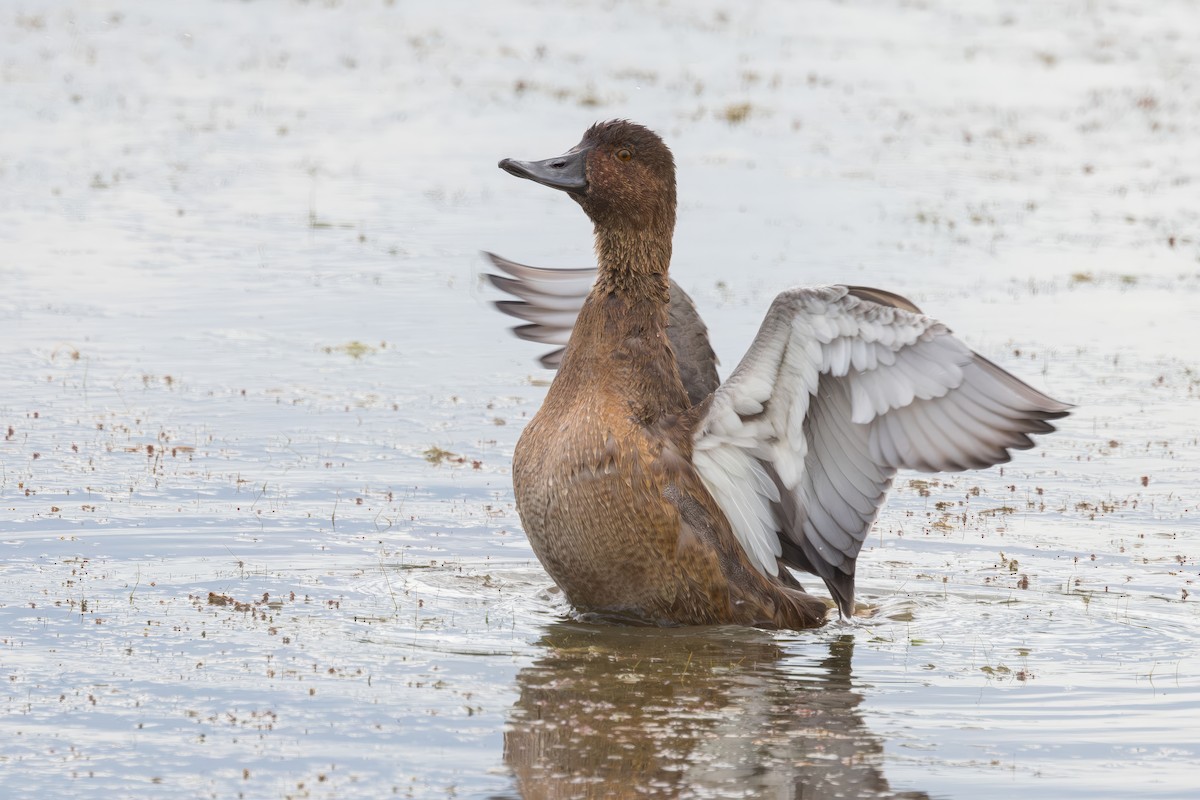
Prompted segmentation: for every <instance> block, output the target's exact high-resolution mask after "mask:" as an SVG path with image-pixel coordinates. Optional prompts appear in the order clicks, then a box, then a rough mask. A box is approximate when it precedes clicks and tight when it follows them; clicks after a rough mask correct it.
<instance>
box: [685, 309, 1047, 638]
mask: <svg viewBox="0 0 1200 800" xmlns="http://www.w3.org/2000/svg"><path fill="white" fill-rule="evenodd" d="M876 301H879V302H876ZM888 303H892V304H891V305H889V304H888ZM910 309H911V310H910ZM1069 408H1070V406H1068V405H1066V404H1064V403H1059V402H1057V401H1055V400H1052V399H1051V398H1049V397H1047V396H1046V395H1044V394H1042V393H1041V392H1038V391H1037V390H1035V389H1033V388H1032V387H1030V386H1028V385H1026V384H1024V383H1022V382H1021V381H1020V380H1018V379H1017V378H1015V377H1013V376H1012V375H1009V374H1008V373H1006V372H1004V371H1003V370H1001V369H1000V368H999V367H997V366H996V365H994V364H992V363H991V362H990V361H988V360H987V359H985V358H983V357H982V356H979V355H977V354H976V353H973V352H972V351H971V350H970V349H969V348H968V347H967V346H966V345H964V344H963V343H962V342H960V341H959V340H958V339H956V338H954V337H953V336H952V335H951V334H950V332H949V330H948V329H947V328H946V327H945V326H944V325H942V324H941V323H940V322H937V321H936V320H933V319H930V318H929V317H926V316H924V315H923V314H920V313H918V312H916V310H915V306H912V305H911V304H910V303H908V302H907V301H906V300H904V299H903V298H899V297H895V296H893V295H888V294H887V293H884V292H878V291H877V290H869V289H851V288H849V287H845V286H829V287H821V288H815V289H795V290H792V291H788V292H784V293H783V294H781V295H779V297H777V298H776V299H775V302H774V303H773V304H772V306H771V309H770V311H769V312H768V313H767V317H766V319H765V320H764V321H763V324H762V327H761V329H760V330H759V332H758V335H757V337H756V338H755V340H754V342H753V344H752V345H751V346H750V350H749V352H747V354H746V356H745V358H743V359H742V362H741V363H740V364H739V365H738V367H737V369H736V370H734V372H733V374H732V375H730V376H729V378H728V380H726V381H725V383H724V384H722V385H721V387H720V388H719V389H717V391H716V392H715V393H714V395H713V397H712V401H711V404H710V406H709V408H708V410H707V412H706V414H705V416H704V418H703V419H702V420H701V421H700V423H699V425H698V426H697V428H696V432H695V434H694V442H695V453H694V456H693V462H694V463H695V465H696V468H697V470H698V471H699V472H700V475H701V477H702V478H703V479H704V482H705V484H706V486H707V487H708V490H709V492H711V493H712V495H713V497H714V499H715V500H716V501H717V503H718V504H719V505H720V506H721V508H722V510H723V511H724V512H725V513H726V516H727V517H728V518H729V522H730V524H731V526H732V527H733V531H734V533H735V534H736V535H737V537H738V540H739V541H740V542H741V544H742V546H743V548H744V549H745V551H746V553H747V554H748V556H749V558H750V560H751V562H752V563H753V564H754V565H755V567H757V568H758V569H759V570H760V571H762V572H763V573H765V574H768V575H775V574H778V572H779V570H780V560H782V561H783V562H784V563H786V564H788V565H789V566H794V567H797V568H800V569H804V570H807V571H809V572H813V573H815V574H817V575H819V576H820V577H821V578H822V579H824V580H825V582H826V584H827V585H828V586H829V589H830V591H831V592H832V593H833V595H834V598H835V600H837V602H838V606H839V608H840V609H841V612H842V614H843V615H846V616H849V615H850V614H851V613H852V611H853V596H854V565H855V560H856V559H857V557H858V553H859V550H860V549H861V548H862V543H863V540H864V539H865V538H866V535H867V532H868V530H869V529H870V527H871V524H872V523H873V522H874V520H875V518H876V516H877V515H878V513H879V509H880V507H881V506H882V504H883V500H884V497H885V495H886V493H887V490H888V488H889V487H890V486H891V482H892V478H893V476H894V475H895V474H896V470H897V469H898V468H902V467H903V468H911V469H919V470H926V471H934V470H961V469H971V468H979V467H985V466H990V465H992V464H997V463H1001V462H1004V461H1007V460H1008V459H1009V457H1010V456H1009V452H1008V451H1009V450H1010V449H1024V448H1028V447H1031V446H1032V444H1033V442H1032V440H1031V439H1030V438H1029V436H1028V434H1030V433H1046V432H1049V431H1051V430H1053V429H1054V428H1053V426H1051V425H1050V424H1049V423H1048V422H1046V420H1048V419H1055V418H1058V417H1061V416H1064V415H1065V414H1066V412H1067V410H1068V409H1069Z"/></svg>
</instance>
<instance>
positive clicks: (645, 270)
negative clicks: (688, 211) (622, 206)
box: [551, 228, 689, 424]
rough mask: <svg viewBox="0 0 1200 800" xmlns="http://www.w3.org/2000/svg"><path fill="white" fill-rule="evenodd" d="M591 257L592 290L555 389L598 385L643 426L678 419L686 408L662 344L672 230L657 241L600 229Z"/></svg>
mask: <svg viewBox="0 0 1200 800" xmlns="http://www.w3.org/2000/svg"><path fill="white" fill-rule="evenodd" d="M596 254H597V256H599V263H600V272H599V275H598V276H597V278H596V285H595V286H594V287H593V288H592V293H591V295H590V296H589V297H588V299H587V302H586V303H585V304H584V307H583V309H582V310H581V311H580V314H579V318H578V320H577V321H576V323H575V330H574V332H573V333H572V334H571V343H570V345H569V346H568V348H567V353H566V355H565V356H564V358H563V364H562V368H561V369H560V370H559V377H558V379H556V381H555V387H557V386H558V384H559V383H560V382H563V383H564V385H565V386H571V387H573V388H581V387H590V386H591V384H592V382H593V381H601V382H602V383H603V384H604V387H603V388H604V391H605V392H612V391H615V392H617V393H618V394H619V395H621V396H622V397H623V398H624V401H625V402H626V403H628V406H627V408H628V410H629V411H630V412H631V416H632V418H634V419H637V420H639V421H640V422H641V423H642V424H652V423H654V422H655V421H657V420H660V419H662V418H663V417H664V416H667V415H672V414H679V413H682V412H683V411H685V410H686V409H687V408H688V406H689V402H688V398H687V393H686V392H685V391H684V389H683V384H682V382H681V381H680V379H679V370H678V367H677V366H676V363H675V352H674V351H673V350H672V349H671V345H670V342H669V340H668V338H667V320H668V310H669V306H670V301H671V295H670V279H669V278H668V277H667V268H668V266H669V265H670V261H671V231H670V228H667V229H666V231H665V234H664V232H662V231H659V232H658V235H654V232H653V231H648V230H641V231H637V232H635V233H632V234H631V233H629V232H626V233H624V235H620V234H611V233H608V232H605V231H599V230H598V231H597V232H596ZM564 377H567V378H568V380H566V381H563V378H564ZM594 390H595V388H594V387H592V388H587V389H586V391H589V392H591V391H594ZM564 391H569V390H567V389H565V388H564ZM551 393H552V394H553V393H554V389H553V388H552V390H551Z"/></svg>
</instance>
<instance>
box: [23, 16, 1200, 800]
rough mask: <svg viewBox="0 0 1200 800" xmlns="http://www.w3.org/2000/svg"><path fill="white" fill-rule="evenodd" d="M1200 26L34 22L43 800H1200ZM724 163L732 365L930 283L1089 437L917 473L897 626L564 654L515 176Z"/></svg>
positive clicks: (541, 383) (28, 704) (869, 568)
mask: <svg viewBox="0 0 1200 800" xmlns="http://www.w3.org/2000/svg"><path fill="white" fill-rule="evenodd" d="M1195 19H1196V18H1195V9H1194V8H1193V7H1192V6H1191V5H1190V4H1188V3H1184V2H1163V3H1158V4H1155V6H1154V10H1153V12H1150V11H1147V10H1145V9H1144V8H1143V7H1142V6H1140V5H1135V4H1130V5H1125V4H1120V3H1113V2H1101V3H1082V2H1081V3H1068V2H1064V3H1059V4H1042V3H1012V2H1007V3H988V2H970V3H954V4H941V3H936V2H927V3H905V4H891V3H882V2H878V3H873V2H862V3H852V4H843V3H809V4H787V3H773V2H762V3H755V4H745V5H736V4H723V3H719V2H704V3H688V4H682V3H681V4H677V5H673V4H669V3H650V2H645V0H633V1H631V2H615V3H608V4H602V5H592V4H541V3H535V2H514V3H510V4H475V3H466V2H449V3H447V2H443V3H437V4H410V3H387V2H372V3H366V2H363V3H339V2H311V3H299V2H285V0H271V1H264V2H257V3H237V4H234V3H218V2H213V3H203V4H153V5H151V4H139V3H132V2H125V3H120V2H117V3H109V4H96V3H88V2H82V1H81V0H72V2H66V3H62V2H48V1H45V0H22V1H21V2H20V3H18V4H17V5H16V6H11V5H10V6H8V7H6V8H5V9H3V10H0V92H2V96H3V100H4V103H3V105H4V108H5V124H4V125H3V126H0V218H2V219H3V220H4V223H5V224H4V226H3V228H4V233H3V242H4V247H3V254H2V255H0V286H2V287H3V292H2V293H0V365H2V369H0V439H2V440H0V542H2V546H3V549H4V553H5V557H4V559H3V563H2V564H0V672H2V674H3V675H4V677H5V680H4V682H3V690H2V693H0V709H2V711H3V715H2V716H0V742H3V744H0V790H2V793H3V795H4V796H6V797H18V796H27V795H32V794H35V793H36V794H37V795H38V796H39V797H43V798H52V797H76V796H80V795H86V796H93V795H97V796H98V795H101V794H103V795H104V796H107V797H163V796H179V797H194V796H214V797H226V796H234V795H236V794H239V793H241V794H242V795H244V796H246V797H347V796H354V797H384V796H401V797H403V796H414V797H426V796H460V797H464V796H471V797H476V796H488V797H518V796H526V797H576V796H579V797H586V796H596V797H607V796H634V795H636V796H668V797H670V796H679V797H896V796H901V797H925V796H929V797H969V798H979V797H1011V796H1014V795H1016V794H1018V793H1020V794H1024V795H1026V796H1033V797H1081V798H1083V797H1087V798H1094V797H1135V796H1136V797H1162V798H1173V797H1189V796H1192V794H1193V793H1194V791H1195V785H1196V779H1195V777H1194V776H1195V764H1196V763H1198V762H1200V723H1198V722H1197V721H1196V714H1195V712H1196V708H1197V707H1200V667H1198V666H1197V665H1198V664H1200V638H1198V635H1197V630H1198V628H1197V624H1198V622H1200V619H1198V617H1200V613H1198V612H1197V594H1196V593H1197V588H1198V587H1197V577H1198V575H1200V522H1198V516H1197V493H1196V489H1195V487H1196V486H1197V484H1198V482H1200V439H1198V436H1200V434H1198V433H1197V430H1198V427H1197V421H1198V420H1200V360H1198V358H1197V355H1196V347H1195V342H1196V341H1197V340H1198V339H1200V314H1197V313H1196V311H1195V308H1196V306H1197V301H1198V300H1200V242H1198V241H1197V233H1196V231H1197V229H1198V222H1200V206H1198V204H1197V202H1196V199H1195V198H1196V185H1195V184H1196V181H1197V180H1200V175H1197V174H1196V163H1197V162H1196V159H1195V156H1194V144H1195V141H1196V140H1197V137H1198V135H1200V100H1197V97H1200V93H1198V91H1197V90H1198V88H1200V65H1198V62H1197V56H1196V54H1197V53H1200V33H1198V30H1200V29H1198V28H1197V26H1196V25H1195V24H1194V23H1195ZM615 116H627V117H630V118H633V119H636V120H639V121H642V122H645V123H647V124H649V125H651V126H652V127H654V128H656V129H657V130H659V131H661V132H662V133H663V134H664V135H665V136H666V138H667V140H668V142H669V144H671V146H672V147H673V149H674V151H675V153H676V158H677V162H678V164H679V168H680V201H681V208H680V228H679V232H678V235H677V238H676V253H675V255H676V257H675V269H674V275H675V277H676V279H677V280H679V281H680V282H681V283H682V285H683V286H684V287H685V288H686V289H687V290H688V291H689V292H690V293H692V295H693V297H695V298H696V300H697V303H698V304H699V306H700V308H701V311H702V313H703V314H704V316H705V319H706V321H707V322H708V324H709V327H710V329H711V331H712V333H713V338H714V343H715V345H716V348H717V351H718V353H719V354H720V355H721V357H722V359H723V363H724V368H725V369H726V370H728V369H730V368H731V367H732V366H733V365H734V364H735V363H736V360H737V357H738V355H739V353H740V352H741V351H742V349H743V348H744V347H745V345H746V343H747V342H748V341H749V340H750V338H751V337H752V336H753V334H754V331H755V329H756V327H757V323H758V321H759V319H760V318H761V314H762V313H763V311H764V309H765V308H766V306H767V304H768V303H769V301H770V298H771V297H772V296H773V294H774V293H775V292H776V291H778V290H779V289H781V288H784V287H786V286H789V285H794V284H798V283H815V282H825V281H834V280H838V281H848V282H856V283H866V284H874V285H879V286H882V287H885V288H888V289H892V290H895V291H898V292H901V293H903V294H906V295H908V296H909V297H911V298H912V299H913V300H914V301H916V302H918V303H919V304H920V305H921V306H922V307H923V308H925V310H927V311H928V312H930V313H931V314H934V315H935V316H937V317H939V318H941V319H943V320H945V321H946V322H947V323H949V324H950V325H951V326H952V327H954V328H955V329H956V331H958V332H959V334H960V335H961V336H962V337H963V338H964V339H965V340H966V341H968V342H969V343H970V344H971V345H972V346H973V347H975V348H976V349H978V350H980V351H981V352H983V353H985V354H986V355H987V356H989V357H990V358H992V359H994V360H996V361H997V362H998V363H1000V364H1001V365H1003V366H1005V367H1006V368H1009V369H1011V370H1013V371H1015V372H1017V373H1018V374H1020V375H1022V376H1024V377H1026V378H1027V379H1029V380H1031V381H1033V382H1034V383H1035V384H1037V385H1038V386H1041V387H1044V388H1045V389H1046V390H1047V391H1049V392H1050V393H1051V394H1052V395H1054V396H1056V397H1060V398H1062V399H1065V400H1069V401H1072V402H1075V403H1077V404H1078V405H1079V409H1078V410H1077V412H1076V413H1075V414H1074V415H1073V416H1072V417H1070V418H1069V419H1068V420H1066V421H1065V422H1064V423H1063V424H1062V426H1061V430H1060V432H1059V433H1057V434H1055V435H1053V436H1050V437H1046V438H1044V439H1043V441H1042V443H1041V445H1040V446H1039V448H1038V449H1037V450H1034V451H1032V452H1029V453H1023V454H1020V455H1019V456H1018V457H1017V458H1016V459H1015V460H1014V462H1013V463H1012V464H1010V465H1007V466H1006V467H1005V468H1004V469H993V470H989V471H985V472H982V473H969V474H965V475H955V476H925V475H915V474H913V475H904V476H902V478H901V480H899V481H898V483H897V488H896V490H895V491H894V492H893V494H892V497H891V499H890V502H889V505H888V506H887V508H886V509H885V510H884V512H883V514H882V516H881V518H880V521H879V523H878V525H877V528H876V531H875V532H874V533H873V534H872V536H871V538H870V540H869V542H868V546H867V548H866V549H865V550H864V553H863V556H862V558H861V560H860V562H859V563H860V567H859V576H860V577H859V587H860V596H861V599H862V600H864V601H866V602H867V603H869V604H870V605H871V606H872V607H873V609H874V614H873V616H870V617H867V618H864V619H863V620H861V621H860V622H859V624H857V625H856V626H853V627H851V626H843V625H831V626H829V627H827V628H826V629H823V630H820V631H812V632H803V633H786V632H785V633H768V632H762V631H747V630H738V629H728V628H716V629H709V630H672V631H659V630H646V629H632V628H615V627H604V626H595V625H586V624H582V623H579V622H573V621H569V620H568V619H566V611H567V609H566V608H565V607H564V606H563V605H562V604H561V601H560V600H559V599H558V598H557V597H556V596H555V595H554V593H553V592H551V591H550V590H549V584H550V582H549V579H548V578H547V577H546V575H545V573H544V572H543V571H542V570H541V568H540V567H539V566H538V564H537V562H536V560H535V559H533V557H532V553H531V551H530V549H529V547H528V545H527V543H526V542H525V540H524V537H523V535H522V533H521V529H520V524H519V520H518V519H517V516H516V513H515V509H514V507H513V501H512V491H511V485H510V477H509V464H510V459H511V454H512V448H513V445H514V444H515V442H516V439H517V437H518V436H519V434H520V430H521V427H522V425H523V424H524V423H525V421H527V420H528V418H529V417H530V416H531V415H532V414H533V413H534V411H535V410H536V408H537V406H538V403H539V401H540V398H541V396H542V395H543V394H544V392H545V385H546V381H547V380H548V379H549V377H550V375H549V374H548V373H545V372H543V371H541V370H538V369H537V368H536V367H535V365H534V357H535V356H536V355H537V354H538V352H539V351H538V349H537V348H536V347H534V346H532V345H529V344H526V343H523V342H518V341H516V340H514V339H512V338H510V337H508V336H507V335H506V334H505V333H503V330H504V326H505V325H506V324H507V322H506V320H505V319H503V318H501V317H500V315H498V314H496V313H494V312H493V311H491V310H490V308H489V307H488V302H489V301H490V300H492V299H495V298H494V296H493V295H492V293H491V292H490V290H488V289H485V288H484V287H483V284H482V282H481V280H480V277H479V276H480V273H481V272H482V271H483V269H484V264H483V262H482V260H481V259H480V257H479V256H478V251H479V250H480V249H488V250H494V251H496V252H498V253H502V254H504V255H506V256H509V257H511V258H514V259H517V260H521V261H527V262H529V263H534V264H546V265H553V264H560V265H564V266H582V265H585V264H587V263H589V261H590V258H591V256H590V230H589V228H588V224H587V222H586V220H585V219H584V218H583V215H582V214H580V213H579V211H578V209H577V208H576V207H575V206H574V204H572V203H569V202H567V201H565V200H564V199H563V198H562V197H561V196H557V195H556V194H555V193H553V192H550V191H548V190H545V189H542V188H541V187H536V186H534V185H532V184H529V183H524V182H518V181H514V180H513V179H512V178H511V177H509V176H507V175H504V174H503V173H501V172H500V171H499V170H497V169H495V168H494V164H495V162H496V161H497V160H498V159H499V158H500V157H503V156H515V157H525V158H540V157H545V156H549V155H553V154H555V153H558V152H561V151H563V150H565V149H566V148H567V147H569V146H571V145H572V144H573V143H574V142H575V141H576V140H577V138H578V136H579V134H580V133H581V132H582V130H583V128H584V127H585V126H586V125H587V124H588V123H590V122H591V121H593V120H594V119H598V118H607V117H615Z"/></svg>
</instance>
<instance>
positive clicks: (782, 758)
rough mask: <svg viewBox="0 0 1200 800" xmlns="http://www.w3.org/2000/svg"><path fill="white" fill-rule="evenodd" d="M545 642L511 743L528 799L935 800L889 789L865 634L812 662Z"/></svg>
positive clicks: (527, 680)
mask: <svg viewBox="0 0 1200 800" xmlns="http://www.w3.org/2000/svg"><path fill="white" fill-rule="evenodd" d="M541 644H542V645H543V646H544V647H545V648H546V651H547V653H546V655H545V656H544V657H543V658H541V659H539V660H538V661H537V662H535V663H534V664H533V665H531V666H529V667H527V668H526V669H524V670H522V671H521V672H520V674H518V676H517V683H518V685H519V687H520V691H521V696H520V699H519V700H518V701H517V703H516V705H515V706H514V707H513V709H512V712H511V714H510V719H509V725H508V730H507V732H506V733H505V736H504V756H505V761H506V762H507V763H508V765H509V767H510V768H511V769H512V771H513V774H514V776H515V778H516V783H517V790H518V791H519V792H520V794H521V795H522V796H523V797H525V798H591V797H596V798H600V797H604V798H610V797H633V796H636V797H675V796H680V795H686V796H696V795H699V796H712V797H725V796H736V797H772V798H833V797H838V798H856V797H872V798H874V797H906V798H919V797H927V795H925V794H924V793H896V792H893V791H891V790H890V788H889V787H888V782H887V780H886V779H885V778H884V777H883V774H882V772H881V763H882V752H883V744H882V742H881V741H880V740H879V739H878V738H877V737H876V736H874V735H873V734H872V733H871V732H870V731H869V730H868V729H867V728H866V726H865V725H864V723H863V720H862V717H861V715H860V714H859V713H858V711H857V710H856V709H857V707H858V705H859V703H860V702H861V701H862V697H861V696H860V695H859V694H858V693H856V692H855V691H854V690H853V688H852V685H851V673H850V660H851V655H852V654H853V651H854V639H853V637H851V636H841V637H838V638H835V639H833V640H832V641H822V640H819V639H816V638H815V637H814V638H813V640H812V645H811V649H810V650H809V651H808V652H809V653H811V655H810V656H807V657H806V653H805V651H804V646H803V645H795V646H794V649H795V650H797V651H799V654H797V653H791V652H785V651H784V650H783V649H781V648H780V647H779V645H777V644H776V643H775V641H774V639H773V638H772V637H771V635H770V634H767V633H765V632H763V631H757V630H752V629H745V628H736V629H731V628H710V629H675V630H671V629H660V628H659V629H652V628H629V627H618V626H588V625H583V624H577V623H562V624H557V625H553V626H550V628H549V631H548V633H547V635H546V636H545V637H544V639H543V640H542V642H541ZM814 650H816V651H819V652H813V651H814Z"/></svg>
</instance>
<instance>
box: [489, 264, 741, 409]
mask: <svg viewBox="0 0 1200 800" xmlns="http://www.w3.org/2000/svg"><path fill="white" fill-rule="evenodd" d="M484 255H485V256H487V258H488V260H490V261H491V262H492V265H493V266H495V267H496V268H497V269H499V270H501V271H502V272H504V273H506V274H507V275H508V277H505V276H503V275H491V274H489V275H488V276H487V278H488V280H490V281H491V282H492V285H493V286H495V287H496V288H497V289H500V290H501V291H503V292H508V293H509V294H511V295H512V296H514V297H516V298H518V299H517V300H500V301H498V302H497V303H496V308H498V309H500V310H501V311H503V312H504V313H505V314H508V315H509V316H512V317H516V318H517V319H520V320H523V321H525V322H526V323H528V324H526V325H518V326H516V327H514V328H513V333H515V334H516V335H517V336H518V337H520V338H521V339H525V340H527V341H531V342H538V343H540V344H550V345H559V347H557V348H556V349H555V350H552V351H551V352H549V353H547V354H545V355H544V356H542V357H541V358H540V359H539V362H540V363H541V365H542V366H543V367H545V368H546V369H558V365H559V362H561V361H562V356H563V351H564V350H565V349H566V344H567V341H568V340H569V339H570V338H571V329H572V328H573V327H574V326H575V318H576V317H577V316H579V309H581V308H583V301H584V300H585V299H586V298H587V296H588V292H590V291H591V290H592V284H593V283H595V281H596V269H595V267H588V268H585V269H555V268H546V267H530V266H527V265H525V264H518V263H516V262H515V261H509V260H508V259H507V258H502V257H501V256H498V255H496V254H494V253H484ZM670 291H671V305H670V308H669V309H668V311H669V319H668V325H667V338H668V339H670V341H671V346H672V347H673V348H674V350H675V361H676V363H677V364H678V365H679V377H680V379H681V380H682V381H683V387H684V389H686V390H687V393H688V397H689V398H690V399H691V402H692V405H696V404H697V403H700V402H701V401H702V400H704V398H706V397H708V396H709V395H710V394H712V393H713V392H714V391H716V389H717V386H718V385H719V384H720V379H719V378H718V377H717V357H716V356H715V355H714V354H713V350H712V346H711V345H710V344H709V342H708V329H707V328H705V327H704V321H703V320H702V319H700V314H699V312H697V311H696V306H695V304H694V303H693V302H692V298H690V297H688V295H687V292H685V291H683V289H681V288H680V287H679V284H677V283H675V281H671V290H670Z"/></svg>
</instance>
